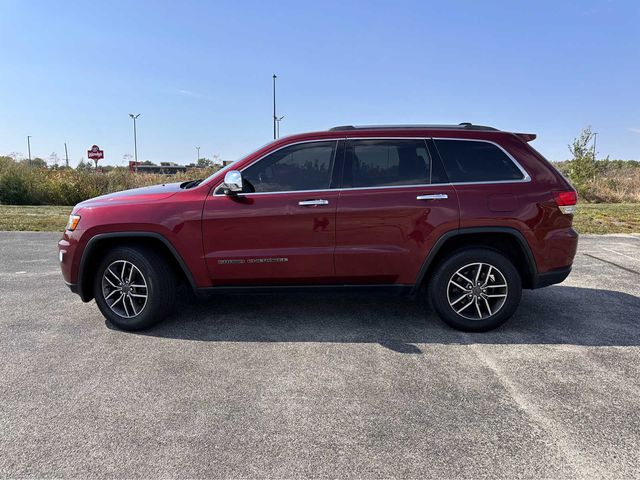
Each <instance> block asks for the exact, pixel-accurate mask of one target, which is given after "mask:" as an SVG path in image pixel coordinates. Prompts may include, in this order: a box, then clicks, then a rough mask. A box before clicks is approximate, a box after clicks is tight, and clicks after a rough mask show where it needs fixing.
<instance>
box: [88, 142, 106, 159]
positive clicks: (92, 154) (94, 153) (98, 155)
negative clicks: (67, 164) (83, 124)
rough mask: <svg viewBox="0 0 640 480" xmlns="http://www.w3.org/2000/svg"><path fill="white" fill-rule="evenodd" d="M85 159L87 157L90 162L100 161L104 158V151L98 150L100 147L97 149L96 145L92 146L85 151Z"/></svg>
mask: <svg viewBox="0 0 640 480" xmlns="http://www.w3.org/2000/svg"><path fill="white" fill-rule="evenodd" d="M87 157H89V158H90V159H91V160H100V159H102V158H104V151H103V150H100V147H98V145H94V146H93V147H91V148H90V149H89V150H87Z"/></svg>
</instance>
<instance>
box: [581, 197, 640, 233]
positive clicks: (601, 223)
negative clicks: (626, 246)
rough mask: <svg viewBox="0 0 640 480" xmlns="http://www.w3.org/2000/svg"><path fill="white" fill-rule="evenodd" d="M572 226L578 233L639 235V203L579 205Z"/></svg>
mask: <svg viewBox="0 0 640 480" xmlns="http://www.w3.org/2000/svg"><path fill="white" fill-rule="evenodd" d="M573 225H574V228H575V229H576V230H577V231H578V233H640V203H598V204H595V203H592V204H585V203H581V204H579V205H578V210H577V211H576V214H575V215H574V219H573Z"/></svg>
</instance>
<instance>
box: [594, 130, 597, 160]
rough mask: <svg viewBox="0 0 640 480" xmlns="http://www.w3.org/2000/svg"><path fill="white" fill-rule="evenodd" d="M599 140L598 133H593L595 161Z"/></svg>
mask: <svg viewBox="0 0 640 480" xmlns="http://www.w3.org/2000/svg"><path fill="white" fill-rule="evenodd" d="M597 138H598V132H593V159H594V160H595V159H596V139H597Z"/></svg>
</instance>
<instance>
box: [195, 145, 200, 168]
mask: <svg viewBox="0 0 640 480" xmlns="http://www.w3.org/2000/svg"><path fill="white" fill-rule="evenodd" d="M196 150H197V151H198V158H196V167H197V166H198V161H199V160H200V147H196Z"/></svg>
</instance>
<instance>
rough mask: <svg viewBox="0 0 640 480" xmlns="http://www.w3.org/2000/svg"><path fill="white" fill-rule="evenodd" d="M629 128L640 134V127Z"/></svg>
mask: <svg viewBox="0 0 640 480" xmlns="http://www.w3.org/2000/svg"><path fill="white" fill-rule="evenodd" d="M627 130H629V131H630V132H633V133H637V134H638V135H640V128H637V127H629V128H627Z"/></svg>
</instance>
